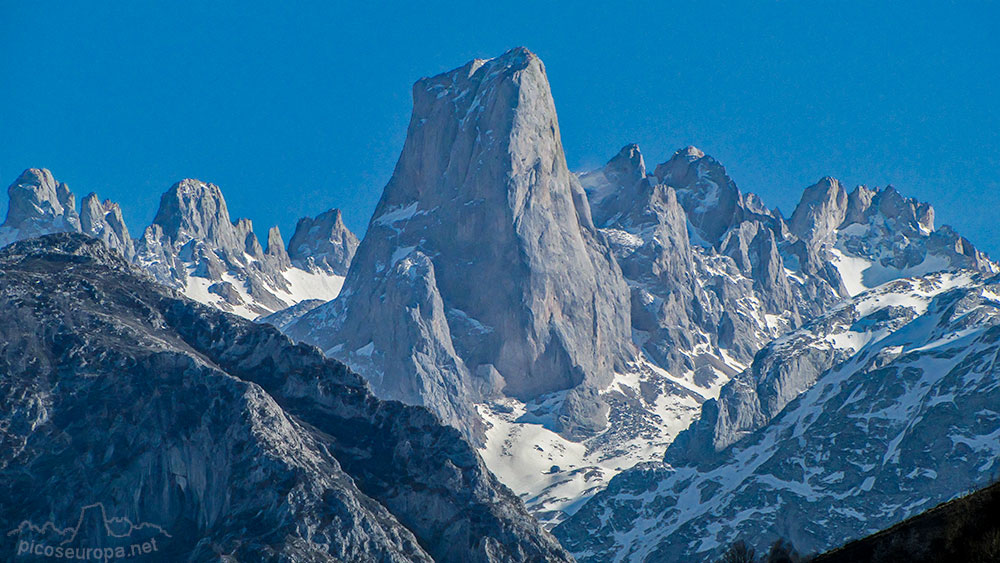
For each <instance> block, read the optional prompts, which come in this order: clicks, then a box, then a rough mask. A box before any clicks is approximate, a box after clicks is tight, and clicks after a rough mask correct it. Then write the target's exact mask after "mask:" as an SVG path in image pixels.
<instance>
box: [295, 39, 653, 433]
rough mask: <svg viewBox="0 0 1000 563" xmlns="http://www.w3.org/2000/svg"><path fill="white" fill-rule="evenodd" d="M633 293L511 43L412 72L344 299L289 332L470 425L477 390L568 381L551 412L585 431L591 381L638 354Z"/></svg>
mask: <svg viewBox="0 0 1000 563" xmlns="http://www.w3.org/2000/svg"><path fill="white" fill-rule="evenodd" d="M628 291H629V290H628V287H627V286H626V283H625V281H624V278H623V277H622V274H621V271H620V269H619V268H618V266H617V264H616V262H615V260H614V259H613V258H612V257H611V254H610V251H609V250H608V248H607V247H606V245H605V244H604V242H603V240H602V238H601V235H600V234H599V233H598V231H597V229H596V228H595V227H594V224H593V221H592V220H591V216H590V209H589V206H588V203H587V199H586V194H585V193H584V191H583V188H582V187H581V186H580V183H579V181H578V180H577V178H576V177H575V176H574V175H573V174H571V173H570V171H569V168H568V167H567V165H566V158H565V155H564V154H563V147H562V142H561V140H560V135H559V125H558V121H557V119H556V110H555V104H554V102H553V100H552V94H551V91H550V89H549V83H548V79H547V77H546V74H545V67H544V65H543V64H542V61H541V60H540V59H539V58H538V57H537V56H536V55H534V54H533V53H531V52H530V51H528V50H527V49H524V48H516V49H513V50H511V51H508V52H507V53H504V54H503V55H502V56H500V57H497V58H495V59H491V60H479V59H477V60H474V61H472V62H470V63H468V64H466V65H464V66H462V67H461V68H458V69H456V70H453V71H451V72H447V73H444V74H441V75H438V76H434V77H431V78H425V79H422V80H420V81H418V82H417V83H416V84H415V85H414V87H413V115H412V118H411V120H410V125H409V130H408V133H407V138H406V142H405V144H404V147H403V152H402V155H401V156H400V158H399V162H398V163H397V164H396V169H395V171H394V173H393V176H392V178H391V179H390V180H389V183H388V185H386V187H385V191H384V193H383V194H382V199H381V200H380V201H379V204H378V206H377V208H376V210H375V213H374V216H373V218H372V220H371V222H370V223H369V226H368V233H367V235H366V236H365V238H364V240H363V241H362V243H361V246H360V247H359V248H358V252H357V255H356V257H355V259H354V262H353V263H352V264H351V268H350V271H349V272H348V275H347V279H346V281H345V285H344V290H343V293H342V294H341V295H342V296H341V297H340V298H338V299H337V300H336V301H334V302H332V303H330V304H328V305H325V306H323V307H320V308H318V309H316V310H314V311H312V312H311V313H310V314H308V315H306V316H305V317H303V318H302V319H301V320H300V321H299V322H298V323H297V324H296V325H295V326H294V327H292V328H291V329H290V332H291V334H292V335H293V336H295V337H297V338H300V339H303V340H307V341H312V342H314V343H317V344H319V345H320V346H321V347H322V348H323V349H324V350H327V351H328V353H329V354H331V355H333V356H335V357H338V358H341V359H343V360H345V361H346V362H347V363H348V364H350V365H352V366H353V367H355V369H358V370H359V371H361V372H362V373H364V374H365V375H366V376H367V377H368V379H369V380H370V381H371V382H372V384H373V386H374V388H375V390H376V392H377V393H380V394H382V395H383V396H386V397H390V398H397V399H401V400H403V401H407V402H411V403H418V404H424V405H426V406H428V407H430V408H431V409H432V410H435V411H436V412H437V413H438V414H440V415H442V416H443V417H444V418H445V419H446V420H448V421H449V422H452V423H453V424H456V425H457V426H459V427H462V428H465V429H472V430H475V427H476V425H477V424H478V422H477V421H478V418H477V417H476V415H475V414H474V413H472V412H471V406H470V405H471V403H472V402H474V401H477V400H481V399H483V398H486V397H489V396H497V395H501V394H502V395H507V396H512V397H517V398H519V399H523V400H526V399H531V398H535V397H538V396H540V395H544V394H547V393H552V392H557V391H567V390H568V393H567V394H566V396H565V398H564V400H563V402H562V407H561V410H560V411H559V412H557V413H556V416H555V419H554V420H555V422H554V424H555V426H556V427H557V430H559V431H561V432H564V433H566V434H568V435H574V434H587V433H589V432H592V431H594V430H597V429H600V428H601V427H602V426H603V425H604V423H605V420H604V419H605V417H606V407H604V406H603V404H602V403H601V402H600V399H599V398H598V397H597V393H596V390H597V389H599V388H601V387H602V386H605V385H607V384H608V383H610V381H611V378H612V377H613V374H614V371H615V368H616V367H620V366H621V365H623V364H624V363H625V362H626V361H628V360H629V359H631V358H632V357H634V348H633V346H632V344H631V339H630V329H629V325H630V318H629V314H630V313H629V293H628ZM470 420H471V421H472V422H470ZM473 433H475V432H473Z"/></svg>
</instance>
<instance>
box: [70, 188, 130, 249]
mask: <svg viewBox="0 0 1000 563" xmlns="http://www.w3.org/2000/svg"><path fill="white" fill-rule="evenodd" d="M80 232H82V233H83V234H85V235H90V236H92V237H94V238H98V239H101V240H102V241H104V244H106V245H108V246H109V247H111V249H112V250H117V251H118V252H121V253H122V255H123V256H125V257H126V258H128V259H129V260H131V259H132V258H133V257H134V256H135V246H134V244H133V242H132V237H130V236H129V234H128V227H127V226H126V225H125V219H124V218H123V217H122V209H121V207H119V205H118V204H117V203H115V202H113V201H111V200H109V199H106V200H104V202H103V203H102V202H101V200H100V199H99V198H98V197H97V194H95V193H93V192H91V193H90V194H88V195H87V197H85V198H83V201H82V202H81V204H80Z"/></svg>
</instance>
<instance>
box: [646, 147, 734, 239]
mask: <svg viewBox="0 0 1000 563" xmlns="http://www.w3.org/2000/svg"><path fill="white" fill-rule="evenodd" d="M654 175H655V176H656V180H657V182H658V183H661V184H666V185H668V186H672V187H673V188H674V189H675V190H676V191H677V200H678V201H679V202H680V204H681V206H682V207H683V208H684V211H685V212H687V215H688V220H689V221H690V222H691V226H692V227H693V228H694V232H695V233H696V234H697V235H698V236H699V238H700V239H701V240H702V241H704V242H706V243H708V244H710V245H715V244H718V243H719V241H720V240H721V238H722V235H723V234H725V232H726V231H728V230H729V228H730V227H732V226H733V225H736V224H739V223H740V222H742V221H743V219H744V216H745V212H746V209H745V207H744V205H743V198H742V195H741V194H740V191H739V189H738V188H737V187H736V184H735V183H734V182H733V181H732V179H731V178H730V177H729V175H728V174H726V170H725V168H723V167H722V165H721V164H719V163H718V162H717V161H716V160H715V159H714V158H712V157H710V156H706V155H705V153H703V152H702V151H700V150H698V149H696V148H695V147H687V148H685V149H681V150H679V151H677V152H676V153H674V155H673V156H672V157H671V158H670V160H668V161H667V162H664V163H663V164H659V165H657V167H656V170H655V171H654Z"/></svg>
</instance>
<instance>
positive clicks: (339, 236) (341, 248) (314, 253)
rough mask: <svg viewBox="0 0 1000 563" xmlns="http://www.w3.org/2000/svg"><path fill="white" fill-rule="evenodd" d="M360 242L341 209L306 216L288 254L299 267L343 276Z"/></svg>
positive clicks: (297, 229)
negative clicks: (345, 223)
mask: <svg viewBox="0 0 1000 563" xmlns="http://www.w3.org/2000/svg"><path fill="white" fill-rule="evenodd" d="M359 243H360V241H359V240H358V237H357V236H355V235H354V233H352V232H351V231H350V230H349V229H348V228H347V226H346V225H344V217H343V214H342V213H341V212H340V210H339V209H330V210H329V211H325V212H323V213H320V214H319V215H317V216H316V217H303V218H301V219H299V221H298V223H296V224H295V232H294V233H293V234H292V238H291V239H289V241H288V256H289V257H290V258H291V260H292V263H293V264H295V265H296V266H298V267H299V268H302V269H305V270H308V271H312V270H314V269H315V268H320V269H322V270H326V271H330V272H333V273H335V274H337V275H340V276H343V275H346V274H347V268H348V266H350V264H351V260H353V259H354V253H355V252H356V251H357V249H358V244H359Z"/></svg>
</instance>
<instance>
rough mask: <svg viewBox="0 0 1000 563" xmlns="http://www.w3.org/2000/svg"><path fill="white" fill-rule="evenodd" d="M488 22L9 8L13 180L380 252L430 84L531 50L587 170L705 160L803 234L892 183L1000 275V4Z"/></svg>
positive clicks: (801, 5) (5, 41)
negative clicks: (823, 182)
mask: <svg viewBox="0 0 1000 563" xmlns="http://www.w3.org/2000/svg"><path fill="white" fill-rule="evenodd" d="M85 4H86V5H85ZM140 4H141V5H140ZM206 4H212V5H211V6H207V5H206ZM279 4H280V6H279ZM476 4H477V3H473V2H466V3H462V4H446V3H436V2H425V3H415V2H414V3H360V2H359V3H351V4H347V3H327V2H316V3H310V2H303V3H295V4H294V7H291V3H263V2H260V3H256V2H239V3H236V2H233V3H224V2H212V3H205V2H183V1H175V2H170V3H167V2H163V3H160V4H159V6H153V3H146V2H141V3H130V2H119V3H117V5H111V3H108V5H104V4H102V5H100V6H98V5H97V3H83V2H51V3H50V2H44V1H40V2H12V1H10V0H2V1H0V77H2V87H0V183H2V184H3V185H7V184H9V183H10V182H12V181H13V180H14V179H15V178H16V177H17V175H18V174H19V173H20V171H21V170H23V169H24V168H27V167H32V166H34V167H47V168H50V169H51V170H52V171H53V173H54V174H55V175H56V177H57V178H59V179H61V180H63V181H65V182H67V183H69V185H70V187H71V188H72V189H73V190H74V191H75V192H76V193H77V195H78V196H79V197H82V196H83V195H85V194H86V193H88V192H90V191H96V192H97V193H98V194H99V195H100V196H101V197H106V198H111V199H113V200H116V201H118V202H120V203H121V204H122V207H123V208H124V211H125V214H126V220H127V221H128V222H129V227H130V228H131V229H132V230H133V231H136V232H135V233H134V235H135V236H137V235H138V231H139V230H140V229H141V228H142V227H143V226H145V225H146V224H148V223H149V222H150V221H151V219H152V217H153V215H154V213H155V210H156V206H157V203H158V201H159V197H160V194H161V193H162V192H163V191H164V190H166V189H167V188H168V187H169V186H170V185H171V184H172V183H173V182H175V181H177V180H179V179H181V178H185V177H197V178H200V179H203V180H206V181H211V182H214V183H217V184H219V185H220V186H221V187H222V189H223V192H224V193H225V195H226V198H227V201H228V202H229V207H230V211H231V212H232V213H233V215H234V217H236V216H243V217H249V218H251V219H252V220H253V221H254V225H255V229H256V230H257V232H258V236H260V235H262V234H266V228H267V227H268V226H269V225H272V224H278V225H279V226H280V227H281V229H282V232H283V233H284V235H285V237H286V240H287V238H288V237H290V236H291V232H292V229H293V228H294V224H295V220H296V219H297V218H298V217H300V216H303V215H316V214H318V213H320V212H322V211H324V210H326V209H328V208H330V207H341V208H343V209H344V212H345V216H346V219H347V221H348V224H349V226H350V227H351V228H352V229H354V230H355V231H358V232H359V233H360V232H363V230H364V228H365V226H366V225H367V222H368V219H369V217H370V214H371V212H372V210H373V208H374V205H375V203H376V202H377V200H378V198H379V195H380V194H381V191H382V188H383V186H384V185H385V183H386V181H387V180H388V179H389V176H390V175H391V173H392V169H393V166H394V165H395V162H396V159H397V156H398V154H399V151H400V149H401V147H402V144H403V139H404V138H405V134H406V125H407V122H408V118H409V112H410V104H411V102H410V89H411V86H412V84H413V82H414V81H416V80H417V79H418V78H420V77H422V76H429V75H432V74H436V73H438V72H442V71H445V70H449V69H451V68H454V67H457V66H460V65H461V64H463V63H464V62H466V61H467V60H469V59H472V58H475V57H490V56H495V55H498V54H500V53H502V52H503V51H505V50H507V49H508V48H510V47H513V46H517V45H524V46H527V47H528V48H530V49H531V50H533V51H535V52H536V53H538V54H539V55H540V56H541V57H542V60H543V61H545V64H546V68H547V70H548V75H549V79H550V81H551V83H552V90H553V94H554V96H555V100H556V107H557V109H558V111H559V121H560V125H561V129H562V138H563V143H564V145H565V148H566V155H567V159H568V160H569V164H570V167H571V168H573V169H575V170H584V169H589V168H594V167H597V166H599V165H601V164H603V162H605V161H606V160H607V159H608V158H610V157H611V156H613V155H614V154H615V153H616V152H617V151H618V149H619V148H620V147H621V146H622V145H624V144H626V143H629V142H636V143H639V145H640V147H641V148H642V150H643V153H644V154H645V156H646V160H647V163H648V164H649V165H654V164H655V163H657V162H660V161H663V160H665V159H666V158H668V157H669V155H670V154H671V153H672V152H673V151H674V150H675V149H677V148H679V147H682V146H686V145H690V144H693V145H696V146H698V147H699V148H701V149H703V150H705V151H706V152H707V153H709V154H711V155H713V156H715V157H716V158H717V159H718V160H720V161H721V162H722V163H723V164H724V165H725V166H726V167H727V169H728V170H729V172H730V174H731V176H732V177H733V178H734V179H735V180H736V183H737V184H738V185H739V186H740V188H741V189H743V190H744V191H752V192H756V193H758V194H759V195H761V197H763V199H764V201H765V202H766V203H768V204H769V205H771V206H774V205H777V206H780V208H781V209H782V210H783V211H784V212H785V213H786V214H787V213H790V212H791V209H792V208H793V207H794V205H795V203H796V202H797V201H798V197H799V195H800V194H801V191H802V189H803V188H805V187H806V186H808V185H809V184H811V183H813V182H815V181H816V180H817V179H819V178H820V177H822V176H825V175H832V176H835V177H838V178H840V179H841V180H842V181H844V182H845V183H847V184H849V185H851V186H853V185H855V184H858V183H866V184H868V185H870V186H875V185H879V186H882V185H885V184H887V183H892V184H894V185H895V186H896V187H897V188H899V189H900V191H902V192H903V193H904V194H907V195H912V196H916V197H918V198H920V199H923V200H927V201H930V202H931V203H933V204H934V206H935V208H936V211H937V217H938V221H937V222H938V224H939V225H940V224H942V223H949V224H952V225H953V226H955V227H956V228H957V229H958V230H959V232H961V233H963V234H965V235H966V236H968V237H969V238H970V239H972V240H973V242H975V243H976V244H977V245H978V246H980V247H981V248H983V249H984V250H986V251H988V252H989V253H990V254H991V255H992V256H994V257H1000V228H998V226H997V225H998V219H997V217H998V211H1000V180H998V176H1000V133H998V131H1000V112H998V109H997V99H998V95H997V90H998V86H1000V63H998V60H1000V39H998V35H1000V4H998V3H995V2H994V3H962V4H956V5H944V4H943V3H917V2H906V3H868V2H864V3H862V2H857V3H853V2H839V3H833V2H823V3H814V2H781V3H756V2H755V3H750V2H746V3H726V4H711V3H700V2H686V3H683V4H677V5H672V6H671V5H663V4H661V3H649V4H640V3H625V2H611V3H608V2H575V3H565V4H558V3H545V4H540V5H536V6H531V5H530V4H529V3H526V2H521V3H502V2H494V3H490V5H489V6H486V7H482V6H477V5H476ZM151 6H152V7H151ZM0 199H2V200H3V201H2V203H0V213H6V198H5V197H0Z"/></svg>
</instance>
